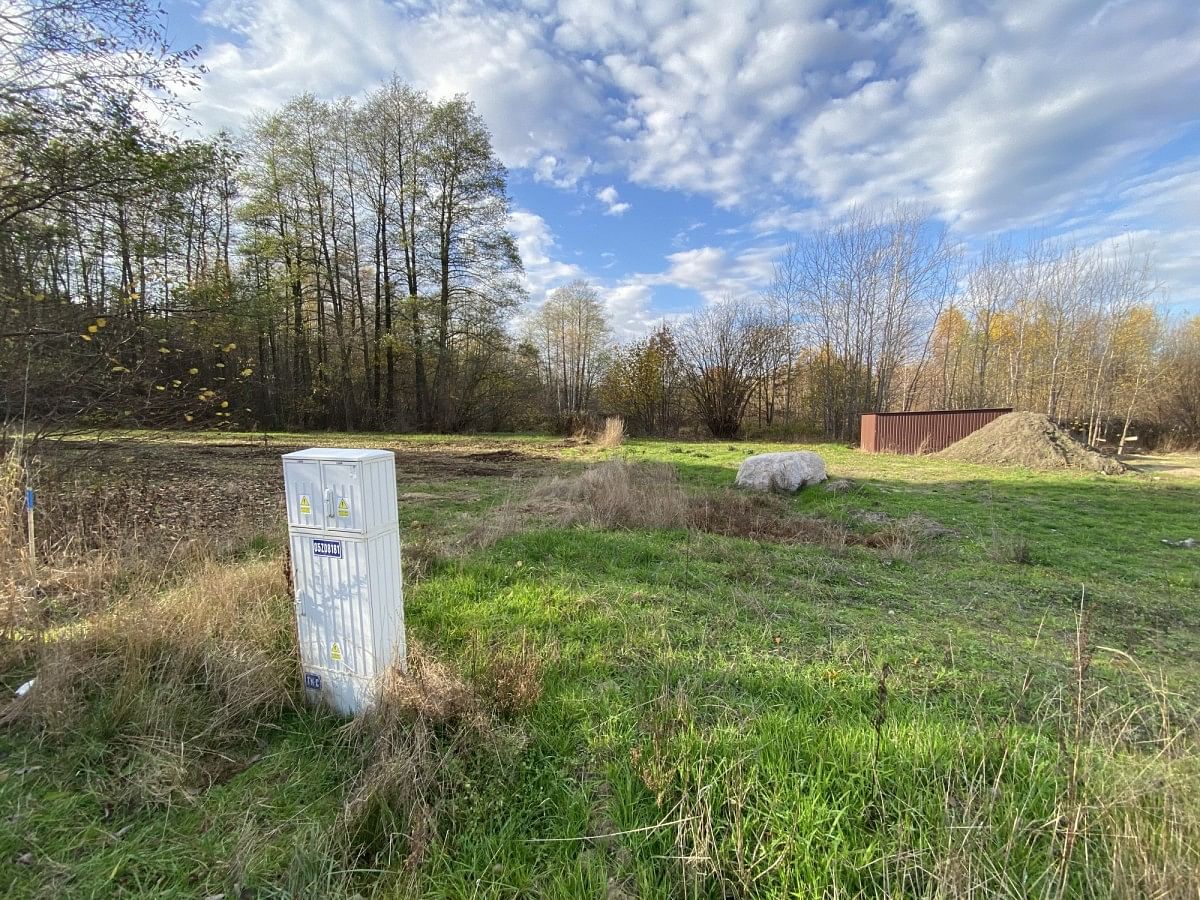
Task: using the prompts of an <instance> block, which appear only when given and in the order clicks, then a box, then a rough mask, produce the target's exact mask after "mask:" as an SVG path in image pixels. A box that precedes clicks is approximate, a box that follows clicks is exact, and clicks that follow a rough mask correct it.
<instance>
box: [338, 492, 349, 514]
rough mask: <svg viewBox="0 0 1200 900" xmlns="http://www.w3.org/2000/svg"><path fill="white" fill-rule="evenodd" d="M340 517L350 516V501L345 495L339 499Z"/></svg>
mask: <svg viewBox="0 0 1200 900" xmlns="http://www.w3.org/2000/svg"><path fill="white" fill-rule="evenodd" d="M338 518H339V519H348V518H350V503H349V501H348V500H346V498H345V497H342V498H341V499H340V500H338Z"/></svg>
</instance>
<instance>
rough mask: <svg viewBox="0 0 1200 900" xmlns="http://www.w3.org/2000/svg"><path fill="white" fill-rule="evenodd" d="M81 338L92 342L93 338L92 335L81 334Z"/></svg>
mask: <svg viewBox="0 0 1200 900" xmlns="http://www.w3.org/2000/svg"><path fill="white" fill-rule="evenodd" d="M80 337H81V338H83V339H84V340H85V341H90V340H91V339H92V336H91V335H90V334H81V335H80Z"/></svg>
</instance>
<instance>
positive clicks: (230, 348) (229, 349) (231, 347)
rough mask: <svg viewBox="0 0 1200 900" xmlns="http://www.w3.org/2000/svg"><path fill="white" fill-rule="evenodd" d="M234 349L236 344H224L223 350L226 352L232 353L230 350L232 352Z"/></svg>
mask: <svg viewBox="0 0 1200 900" xmlns="http://www.w3.org/2000/svg"><path fill="white" fill-rule="evenodd" d="M236 349H237V344H226V345H225V352H226V353H232V352H233V351H234V350H236Z"/></svg>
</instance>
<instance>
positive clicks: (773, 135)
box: [195, 0, 1200, 296]
mask: <svg viewBox="0 0 1200 900" xmlns="http://www.w3.org/2000/svg"><path fill="white" fill-rule="evenodd" d="M207 16H208V18H209V20H210V21H212V22H213V23H214V24H216V25H219V27H220V28H222V29H224V30H225V33H227V34H228V35H229V36H230V37H229V39H227V40H222V41H219V42H217V43H216V44H215V45H213V46H212V47H210V48H209V49H208V50H207V51H206V52H205V54H204V59H203V61H204V62H205V63H206V64H207V65H208V66H209V68H210V74H209V76H208V77H207V78H206V84H205V87H204V88H203V90H202V92H201V94H200V95H199V98H198V99H197V102H196V105H195V112H196V114H197V116H198V117H199V118H200V119H201V120H202V121H203V122H205V123H207V124H210V125H223V126H230V125H235V124H237V123H238V122H239V121H241V120H243V119H244V118H245V117H246V115H247V114H248V113H250V112H251V111H253V110H255V109H261V108H268V107H273V106H276V105H278V104H279V103H280V102H282V101H283V100H284V99H285V98H286V97H288V96H290V95H292V94H295V93H297V92H300V91H306V90H307V91H313V92H315V93H318V94H320V95H323V96H330V95H336V94H342V93H349V94H355V93H358V92H361V91H363V90H365V89H368V88H370V87H372V86H373V85H374V84H377V83H378V82H380V81H382V80H383V79H385V78H386V77H388V76H389V75H390V74H391V73H392V72H393V71H395V72H397V73H398V74H399V75H400V76H401V77H402V78H405V79H407V80H409V81H411V82H413V83H415V84H417V85H419V86H422V87H425V88H427V89H429V90H430V91H431V92H433V93H434V94H436V95H439V96H445V95H449V94H453V93H457V92H465V93H467V94H469V96H470V97H471V98H472V99H473V100H475V102H476V103H477V105H478V107H479V109H480V112H481V113H482V114H483V116H484V117H485V119H486V120H487V122H488V124H489V126H490V128H491V129H492V131H493V134H494V137H495V143H496V147H497V150H498V152H499V153H500V155H501V157H502V159H503V160H504V161H505V162H506V163H507V164H509V165H510V166H516V167H524V168H526V169H527V170H528V171H529V172H530V173H531V175H532V176H533V177H534V178H536V179H538V180H540V181H543V182H545V183H547V184H551V185H554V186H557V187H560V188H575V187H577V186H578V184H579V183H580V181H581V180H582V179H584V178H590V177H595V176H596V175H597V174H598V173H602V174H603V175H604V176H605V177H607V178H613V179H615V178H616V177H618V176H623V177H625V178H627V179H629V180H630V181H632V182H634V183H637V184H642V185H646V186H651V187H654V188H659V189H667V190H678V191H684V192H689V193H695V194H700V195H703V196H707V197H709V198H711V199H712V200H713V201H715V202H716V203H717V204H718V205H721V206H724V207H731V208H737V209H739V210H740V211H742V212H746V213H748V214H749V216H750V217H751V218H752V219H754V220H756V221H757V223H758V225H759V226H761V227H762V228H763V229H766V230H769V229H774V228H782V229H792V228H798V227H807V226H809V225H811V224H813V223H814V222H816V221H820V220H821V219H823V218H824V217H827V216H829V215H834V214H836V213H837V212H838V211H840V210H844V209H845V208H846V207H847V206H849V205H850V204H853V203H862V202H868V203H870V202H881V201H890V200H895V199H918V200H921V201H924V202H925V203H926V204H927V205H928V206H929V207H930V208H931V209H932V210H933V211H934V212H935V213H937V214H938V215H940V216H941V217H943V218H944V219H945V220H946V221H948V222H950V223H951V224H952V225H954V226H955V227H957V228H958V229H959V230H960V232H963V233H970V234H981V233H985V232H990V231H994V230H1003V229H1008V228H1013V227H1019V226H1024V225H1027V224H1030V223H1036V224H1041V225H1054V224H1055V223H1056V222H1061V221H1063V220H1065V219H1068V218H1072V217H1078V216H1080V215H1081V213H1086V215H1088V216H1090V220H1089V223H1088V224H1089V225H1090V226H1092V227H1099V226H1104V227H1111V226H1112V224H1113V223H1112V222H1111V221H1110V220H1109V218H1108V213H1107V208H1108V207H1107V206H1106V205H1105V204H1103V203H1100V202H1098V201H1100V200H1103V199H1106V198H1104V197H1103V196H1102V192H1104V191H1112V190H1114V189H1115V190H1117V191H1119V192H1123V191H1132V190H1133V188H1134V186H1133V185H1130V184H1128V183H1127V182H1128V180H1129V178H1130V173H1131V172H1133V171H1139V172H1142V171H1144V172H1145V174H1146V175H1148V176H1149V177H1151V178H1152V179H1153V178H1154V176H1155V171H1154V169H1155V168H1156V167H1157V168H1158V169H1162V168H1163V166H1164V164H1163V163H1162V162H1159V163H1157V164H1155V163H1154V159H1155V157H1154V154H1155V153H1156V152H1157V153H1160V154H1161V151H1162V148H1164V147H1166V146H1167V145H1168V144H1169V142H1171V141H1172V140H1176V139H1178V138H1179V137H1180V136H1181V135H1183V134H1185V132H1186V129H1188V128H1192V129H1196V128H1197V127H1200V110H1198V108H1197V106H1196V103H1195V97H1196V96H1198V95H1200V3H1195V2H1192V0H1138V2H1136V3H1134V2H1123V0H1108V2H1105V3H1103V4H1101V3H1099V2H1097V0H1054V2H1046V0H892V2H880V3H877V4H869V5H862V6H858V7H853V8H851V7H843V6H840V5H832V4H829V3H828V2H826V0H762V2H760V3H756V4H753V5H750V4H741V3H730V2H728V0H694V2H691V3H689V4H687V5H686V6H683V5H681V4H679V3H678V2H676V0H607V2H601V0H526V2H524V3H521V2H519V0H514V2H513V3H510V4H502V5H489V4H486V3H485V2H484V0H421V2H413V3H405V4H394V3H391V2H388V0H340V2H338V3H327V4H317V3H312V2H305V0H260V2H258V3H257V4H256V5H254V6H253V7H245V6H243V5H241V4H239V3H235V2H234V0H214V2H212V3H211V4H210V5H209V6H208V7H207ZM1193 133H1194V132H1193ZM1176 152H1178V151H1176ZM1194 155H1195V153H1194V150H1192V151H1190V157H1189V158H1193V157H1194ZM1163 158H1166V159H1168V160H1169V159H1170V158H1171V157H1170V155H1169V154H1167V155H1165V156H1164V157H1163ZM610 189H611V190H612V196H611V200H603V199H601V198H599V197H598V198H597V199H601V202H603V203H604V204H605V211H606V212H607V213H608V214H611V215H620V214H621V213H622V212H624V211H626V210H627V209H628V208H629V207H628V204H627V203H624V202H622V201H621V200H620V199H619V197H618V196H617V194H616V188H615V186H613V185H607V186H606V187H605V188H604V189H603V190H602V191H601V192H602V193H603V192H604V191H608V190H610ZM1147 190H1149V189H1147ZM1172 197H1173V195H1172V194H1169V193H1164V192H1159V193H1152V192H1151V193H1148V194H1147V196H1146V197H1145V198H1143V199H1142V200H1140V201H1139V200H1138V198H1137V197H1135V196H1133V194H1132V193H1131V194H1129V195H1128V196H1126V195H1125V194H1124V193H1122V194H1120V195H1119V196H1118V197H1117V199H1118V200H1119V201H1120V202H1122V203H1131V204H1132V203H1134V202H1140V203H1141V204H1142V205H1143V206H1145V204H1151V207H1152V208H1147V211H1146V212H1145V214H1144V218H1145V220H1146V221H1145V222H1144V223H1143V224H1144V230H1147V231H1151V232H1155V233H1157V234H1158V235H1159V238H1160V246H1161V250H1160V261H1161V263H1162V265H1163V266H1164V268H1165V270H1166V271H1170V272H1173V273H1175V274H1172V276H1171V277H1172V278H1184V277H1186V278H1189V279H1190V278H1192V277H1193V276H1192V274H1191V273H1192V271H1193V269H1192V268H1191V266H1190V263H1189V262H1188V260H1189V259H1193V258H1194V251H1189V245H1187V244H1186V243H1184V242H1182V241H1181V240H1179V239H1177V235H1178V234H1179V232H1178V231H1177V230H1176V229H1175V228H1174V225H1175V224H1177V222H1178V219H1179V216H1178V213H1176V212H1172V210H1174V209H1176V207H1177V204H1174V203H1173V200H1172ZM1190 221H1191V220H1186V221H1185V222H1184V226H1185V232H1186V230H1187V224H1188V222H1190ZM1168 225H1170V226H1171V227H1168ZM1191 246H1194V245H1191ZM693 262H695V260H693ZM1181 284H1182V282H1181ZM1187 289H1189V290H1191V291H1192V294H1193V296H1196V294H1197V292H1198V291H1200V281H1196V282H1192V283H1191V285H1190V287H1189V288H1187Z"/></svg>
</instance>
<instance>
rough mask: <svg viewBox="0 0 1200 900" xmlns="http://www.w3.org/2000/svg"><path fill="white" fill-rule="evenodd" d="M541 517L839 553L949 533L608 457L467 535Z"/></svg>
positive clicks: (488, 537)
mask: <svg viewBox="0 0 1200 900" xmlns="http://www.w3.org/2000/svg"><path fill="white" fill-rule="evenodd" d="M531 522H538V523H541V524H543V525H547V526H553V527H559V528H563V527H569V526H571V525H587V526H591V527H596V528H607V529H639V530H655V529H680V530H686V531H689V532H692V531H695V532H703V533H707V534H716V535H721V536H722V537H737V538H745V539H748V540H761V541H773V542H778V543H796V544H817V545H819V546H822V547H825V548H826V549H828V550H830V551H832V552H835V553H838V552H841V551H842V550H844V549H845V548H846V547H847V546H862V547H869V548H873V549H877V550H881V551H883V552H884V553H885V554H886V555H888V556H889V557H891V558H895V559H911V558H912V557H913V556H914V555H915V553H916V550H917V547H918V546H919V545H920V543H921V541H922V540H928V539H931V538H934V537H938V536H941V535H943V534H946V533H948V531H947V529H944V528H942V527H941V526H940V525H938V524H937V523H936V522H933V521H931V520H929V519H926V518H924V517H922V516H915V515H914V516H909V517H908V518H905V519H901V520H890V519H887V520H885V521H884V524H883V527H880V528H877V529H876V530H874V531H869V532H858V531H852V530H850V529H848V528H846V527H844V526H842V525H840V524H838V523H836V522H833V521H830V520H827V519H822V518H816V517H809V516H799V515H796V514H794V513H791V512H790V511H789V510H788V509H787V506H786V500H784V499H783V498H781V497H779V496H776V495H774V494H770V493H767V494H760V493H748V492H745V491H742V490H738V489H736V488H725V489H722V490H717V491H706V492H703V493H700V494H693V493H690V492H688V491H687V490H686V489H685V488H684V487H683V485H682V484H680V483H679V478H678V475H677V473H676V471H675V468H674V467H673V466H669V465H665V464H662V463H633V462H628V461H625V460H608V461H606V462H602V463H600V464H598V465H594V466H590V467H588V468H587V469H585V470H584V471H583V472H582V473H580V474H579V475H574V476H568V477H554V478H550V479H547V480H545V481H543V482H541V483H540V484H538V485H537V486H535V487H534V489H533V490H532V491H531V492H530V494H529V496H528V497H527V498H525V499H524V500H516V501H513V500H510V501H509V502H507V503H504V504H501V505H500V506H499V507H497V508H496V509H494V510H492V511H491V512H490V513H489V514H488V515H487V516H486V517H485V518H484V519H483V520H482V521H481V522H480V524H479V525H478V526H477V527H476V528H475V529H474V530H473V531H472V532H471V534H470V535H469V536H468V538H467V541H466V544H467V546H468V547H471V548H479V547H486V546H489V545H491V544H493V543H495V542H496V541H498V540H501V539H503V538H505V537H508V536H510V535H512V534H515V533H517V532H519V531H522V530H524V529H526V528H528V527H529V525H530V523H531Z"/></svg>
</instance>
